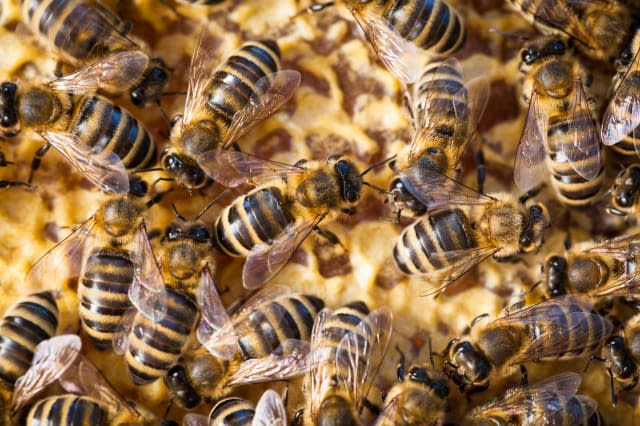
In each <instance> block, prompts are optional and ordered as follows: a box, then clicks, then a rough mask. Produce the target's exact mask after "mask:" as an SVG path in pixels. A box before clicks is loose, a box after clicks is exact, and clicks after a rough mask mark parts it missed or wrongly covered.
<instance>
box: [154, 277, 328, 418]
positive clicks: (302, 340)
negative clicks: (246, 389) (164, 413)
mask: <svg viewBox="0 0 640 426" xmlns="http://www.w3.org/2000/svg"><path fill="white" fill-rule="evenodd" d="M201 299H206V300H207V302H206V303H203V313H202V319H201V320H200V326H199V327H198V338H199V340H200V342H201V343H202V346H201V347H199V348H197V349H196V350H195V351H192V352H190V353H186V354H185V355H184V356H183V358H182V360H181V361H180V362H179V363H178V364H177V365H175V366H174V367H172V368H171V369H170V370H169V372H168V373H167V376H166V377H165V383H166V384H167V387H168V388H169V390H170V391H172V393H173V395H174V396H175V397H176V399H177V401H178V402H179V403H180V405H182V406H184V407H186V408H192V407H195V406H196V405H198V404H199V403H200V402H201V401H202V400H203V399H204V400H205V401H207V402H208V403H212V402H213V401H217V400H218V399H220V397H222V396H224V395H226V394H228V393H229V392H230V391H231V390H232V387H233V386H238V385H242V384H249V383H256V382H262V381H271V380H283V379H287V378H291V377H294V376H296V375H300V374H303V373H305V372H306V371H307V369H308V358H307V357H308V353H309V340H310V338H311V330H312V328H313V322H314V320H315V318H316V316H317V314H318V312H320V310H321V309H322V308H323V307H324V302H323V301H322V300H321V299H319V298H317V297H315V296H311V295H306V294H293V293H291V291H290V290H289V289H288V288H287V287H283V286H269V287H267V288H265V289H263V290H261V291H259V292H258V293H256V294H255V295H254V296H253V297H252V298H251V299H249V300H248V301H246V302H245V303H243V304H242V305H241V306H240V307H239V308H238V309H237V310H236V311H235V312H234V313H233V314H232V316H231V317H229V316H228V315H227V312H226V310H225V308H224V306H223V305H222V302H221V301H220V300H219V297H218V296H217V293H216V292H215V291H214V287H210V288H209V290H208V291H207V292H206V294H203V295H202V296H201Z"/></svg>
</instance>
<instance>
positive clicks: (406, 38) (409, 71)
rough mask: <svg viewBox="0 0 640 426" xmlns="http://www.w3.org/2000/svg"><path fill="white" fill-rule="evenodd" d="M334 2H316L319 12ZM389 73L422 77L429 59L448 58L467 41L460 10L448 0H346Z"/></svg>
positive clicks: (402, 77) (405, 77)
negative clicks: (398, 0)
mask: <svg viewBox="0 0 640 426" xmlns="http://www.w3.org/2000/svg"><path fill="white" fill-rule="evenodd" d="M333 4H334V2H333V1H331V2H327V3H315V4H313V5H312V6H311V7H309V8H307V9H306V11H309V12H318V11H320V10H323V9H324V8H326V7H327V6H331V5H333ZM344 4H345V5H346V7H347V8H348V9H349V11H350V12H351V13H352V14H353V17H354V18H355V20H356V22H357V23H358V25H360V28H362V30H363V31H364V33H365V34H366V36H367V39H368V40H369V42H370V43H371V45H372V46H373V49H374V50H375V51H376V53H377V54H378V57H379V58H380V60H381V61H382V63H384V65H385V66H386V67H387V69H388V70H389V72H391V74H393V75H394V76H395V77H396V78H397V79H399V80H401V81H403V82H405V83H413V82H415V81H416V80H417V79H418V78H419V76H420V70H421V69H422V66H423V65H424V61H425V59H427V58H429V57H440V58H441V57H446V56H449V55H451V54H452V53H454V52H456V51H457V50H458V49H459V48H460V47H461V46H462V45H463V44H464V42H465V40H466V36H467V32H466V28H465V24H464V20H463V19H462V16H460V13H459V12H458V11H457V10H456V9H455V8H454V7H453V6H451V5H450V4H449V3H448V2H447V1H446V0H413V1H409V2H402V3H399V2H393V1H388V0H382V1H371V0H364V1H356V0H344Z"/></svg>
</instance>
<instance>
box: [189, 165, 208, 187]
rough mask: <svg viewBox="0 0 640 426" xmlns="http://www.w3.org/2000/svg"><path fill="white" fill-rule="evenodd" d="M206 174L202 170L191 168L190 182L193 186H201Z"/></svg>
mask: <svg viewBox="0 0 640 426" xmlns="http://www.w3.org/2000/svg"><path fill="white" fill-rule="evenodd" d="M204 180H205V175H204V172H203V171H202V170H199V169H194V168H192V169H191V170H189V182H190V183H191V185H193V186H200V185H202V184H203V183H204Z"/></svg>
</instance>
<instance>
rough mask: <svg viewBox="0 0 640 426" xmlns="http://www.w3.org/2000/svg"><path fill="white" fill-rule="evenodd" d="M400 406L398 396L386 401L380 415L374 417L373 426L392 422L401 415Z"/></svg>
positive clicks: (381, 425) (383, 425) (382, 425)
mask: <svg viewBox="0 0 640 426" xmlns="http://www.w3.org/2000/svg"><path fill="white" fill-rule="evenodd" d="M399 409H400V407H399V405H398V398H397V397H396V398H393V399H392V400H391V401H389V402H386V403H385V406H384V408H383V409H382V412H381V413H380V415H379V416H378V417H377V418H376V421H375V423H374V424H373V426H385V425H392V424H394V419H397V418H400V417H399V416H401V414H400V411H399Z"/></svg>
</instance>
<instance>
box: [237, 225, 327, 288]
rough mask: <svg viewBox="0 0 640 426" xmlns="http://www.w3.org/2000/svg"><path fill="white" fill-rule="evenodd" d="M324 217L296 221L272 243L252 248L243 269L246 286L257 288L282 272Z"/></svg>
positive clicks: (243, 280)
mask: <svg viewBox="0 0 640 426" xmlns="http://www.w3.org/2000/svg"><path fill="white" fill-rule="evenodd" d="M323 217H324V216H318V217H317V218H316V219H314V220H308V221H307V220H305V221H297V222H294V223H292V224H290V225H289V226H287V227H286V228H285V229H284V230H283V232H282V234H281V235H280V236H279V237H278V238H276V239H275V240H274V241H273V242H272V243H271V244H266V243H263V244H259V245H257V246H256V247H255V248H254V249H253V250H251V254H249V256H248V257H247V260H246V262H245V264H244V268H243V269H242V283H243V285H244V287H245V288H247V289H249V290H253V289H256V288H258V287H260V286H262V285H263V284H264V283H266V282H267V281H269V280H270V279H272V278H273V277H274V276H275V275H276V274H277V273H278V272H280V270H281V269H282V268H283V267H284V266H285V265H286V264H287V262H288V261H289V259H291V256H292V255H293V253H294V252H295V251H296V249H297V248H298V247H299V246H300V244H302V242H303V241H304V240H305V238H307V235H309V233H310V232H311V231H312V230H313V228H315V227H316V226H317V225H318V223H320V221H321V220H322V219H323Z"/></svg>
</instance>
